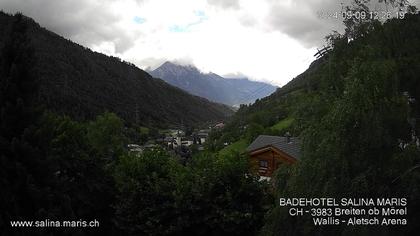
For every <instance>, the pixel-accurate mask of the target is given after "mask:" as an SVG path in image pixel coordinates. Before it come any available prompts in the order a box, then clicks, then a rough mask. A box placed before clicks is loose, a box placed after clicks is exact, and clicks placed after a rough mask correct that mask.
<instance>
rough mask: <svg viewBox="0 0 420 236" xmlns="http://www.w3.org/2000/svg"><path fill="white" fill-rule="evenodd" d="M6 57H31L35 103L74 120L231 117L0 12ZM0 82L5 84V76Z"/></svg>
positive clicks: (170, 121)
mask: <svg viewBox="0 0 420 236" xmlns="http://www.w3.org/2000/svg"><path fill="white" fill-rule="evenodd" d="M23 38H26V39H27V40H23ZM17 44H21V45H17ZM15 49H16V50H15ZM10 50H15V51H16V52H9V51H10ZM9 54H10V55H12V54H16V55H19V54H22V55H25V56H26V55H30V57H33V60H31V61H33V63H32V62H31V63H30V65H31V67H32V68H33V69H32V70H31V74H32V75H34V77H36V81H37V84H38V86H37V87H38V88H39V89H38V90H39V92H38V96H37V99H38V100H37V102H38V103H39V104H42V106H45V107H46V108H47V109H49V110H51V111H53V112H56V113H59V114H65V115H69V116H71V117H73V118H76V119H79V120H84V119H91V118H93V117H95V116H96V115H98V114H101V113H103V112H105V111H110V112H114V113H116V114H117V115H118V116H120V117H121V118H123V119H124V120H126V121H128V122H134V123H138V124H145V125H155V126H163V125H175V124H181V123H184V124H194V123H199V122H207V121H219V120H221V119H224V118H226V117H227V116H229V115H231V114H232V113H233V111H232V110H231V108H229V107H228V106H226V105H222V104H217V103H214V102H210V101H208V100H207V99H204V98H201V97H198V96H193V95H191V94H189V93H187V92H185V91H183V90H181V89H179V88H176V87H174V86H172V85H169V84H168V83H166V82H164V81H162V80H159V79H154V78H152V77H151V76H150V75H149V74H148V73H146V72H145V71H143V70H141V69H139V68H137V67H136V66H134V65H133V64H131V63H129V62H125V61H122V60H121V59H119V58H117V57H112V56H106V55H104V54H101V53H97V52H93V51H91V50H90V49H89V48H86V47H83V46H81V45H78V44H76V43H74V42H71V41H70V40H68V39H65V38H63V37H61V36H59V35H57V34H55V33H53V32H51V31H49V30H47V29H45V28H42V27H41V26H39V25H38V24H37V23H36V22H35V21H33V20H32V19H30V18H28V17H25V16H23V15H20V14H17V15H15V16H11V15H8V14H5V13H3V12H0V55H4V56H7V55H9ZM28 60H29V58H28ZM0 74H1V73H0ZM0 82H2V84H3V82H5V83H7V78H3V76H2V78H1V81H0ZM6 89H7V88H6ZM2 90H3V88H2ZM6 92H7V91H6Z"/></svg>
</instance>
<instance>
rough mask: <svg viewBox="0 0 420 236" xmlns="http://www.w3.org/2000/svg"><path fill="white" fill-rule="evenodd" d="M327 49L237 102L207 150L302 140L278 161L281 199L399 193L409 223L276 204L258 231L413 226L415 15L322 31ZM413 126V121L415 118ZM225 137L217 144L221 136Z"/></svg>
mask: <svg viewBox="0 0 420 236" xmlns="http://www.w3.org/2000/svg"><path fill="white" fill-rule="evenodd" d="M328 40H329V41H328V42H329V45H330V46H331V47H332V50H330V51H328V52H327V53H326V54H325V55H324V56H323V57H321V58H320V59H318V60H317V61H315V62H313V63H312V65H311V66H310V67H309V69H308V70H307V71H305V72H304V73H302V74H301V75H299V76H298V77H296V78H295V79H294V80H292V81H291V82H290V83H289V84H288V85H286V86H284V87H283V88H280V89H278V90H277V91H276V92H275V93H274V94H272V95H271V96H269V97H266V98H264V99H261V100H259V101H257V102H256V103H255V104H253V105H251V106H242V107H241V109H240V110H239V111H238V112H237V113H236V114H235V116H234V117H233V118H232V121H231V122H230V123H229V124H228V125H227V126H226V128H225V129H224V131H221V132H216V133H213V137H212V140H213V141H212V142H210V143H209V149H210V150H213V151H218V150H221V151H220V152H221V153H226V152H238V151H239V152H242V151H244V149H245V147H246V146H247V145H248V144H249V143H250V142H251V141H252V140H253V139H254V138H255V137H256V136H257V135H260V134H272V135H273V134H274V135H284V134H285V133H286V132H290V133H291V134H292V135H293V136H299V137H300V138H301V139H302V140H303V146H302V149H303V157H302V160H301V161H300V162H299V163H298V164H297V165H294V166H293V167H291V166H287V167H284V168H280V169H279V171H278V173H277V176H276V177H275V184H276V191H277V193H276V199H278V198H279V197H306V198H308V197H319V196H329V197H336V198H340V197H348V196H354V197H373V198H376V197H389V196H394V197H406V198H407V199H408V202H409V209H410V210H409V214H408V222H410V223H409V226H404V227H394V228H387V229H385V228H384V227H381V226H379V227H375V226H365V227H363V226H359V227H346V226H341V225H340V226H337V227H328V226H325V227H323V226H313V222H312V219H311V217H291V216H290V215H289V214H288V212H287V209H286V208H284V207H283V208H282V207H279V206H276V207H274V209H273V210H272V211H271V212H270V213H269V215H268V218H267V219H268V220H267V221H266V225H265V227H264V228H263V231H262V233H263V235H302V234H308V235H314V234H320V235H324V234H334V235H339V234H344V235H360V234H370V233H374V232H375V233H378V232H380V233H381V234H393V233H397V232H398V233H402V232H405V233H411V234H413V233H415V232H418V230H419V228H418V225H417V224H416V223H415V222H419V220H420V215H419V212H420V202H419V199H420V191H419V188H418V187H419V186H420V172H419V169H418V165H419V163H420V145H419V144H420V143H419V139H418V136H419V134H420V126H419V125H418V121H419V114H420V106H419V101H420V78H419V74H420V63H419V62H420V15H419V14H418V13H417V14H407V15H406V16H405V19H391V20H388V21H387V22H386V23H384V24H382V23H380V22H379V21H373V20H372V21H368V22H362V23H360V24H355V25H353V26H352V27H351V28H347V31H346V33H345V34H344V35H340V34H332V35H330V36H329V37H328ZM416 123H417V124H416ZM226 142H228V143H232V144H231V145H230V146H228V147H224V145H223V144H224V143H226Z"/></svg>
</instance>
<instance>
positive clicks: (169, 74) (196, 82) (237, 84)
mask: <svg viewBox="0 0 420 236" xmlns="http://www.w3.org/2000/svg"><path fill="white" fill-rule="evenodd" d="M148 72H149V73H150V74H151V75H152V76H153V77H155V78H160V79H162V80H164V81H166V82H167V83H169V84H171V85H173V86H176V87H178V88H180V89H183V90H185V91H187V92H189V93H191V94H193V95H197V96H200V97H204V98H207V99H209V100H211V101H214V102H218V103H223V104H227V105H230V106H239V105H240V104H249V103H253V102H254V101H255V100H256V99H259V98H263V97H266V96H268V95H270V94H271V93H273V92H274V91H276V89H277V87H276V86H273V85H271V84H268V83H263V82H256V81H251V80H248V79H247V78H224V77H222V76H220V75H217V74H215V73H211V72H210V73H203V72H201V71H199V70H198V69H197V68H196V67H194V66H191V65H187V66H184V65H178V64H175V63H172V62H168V61H167V62H165V63H163V64H162V65H161V66H159V67H158V68H156V69H155V70H152V71H148Z"/></svg>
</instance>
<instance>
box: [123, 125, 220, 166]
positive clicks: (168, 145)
mask: <svg viewBox="0 0 420 236" xmlns="http://www.w3.org/2000/svg"><path fill="white" fill-rule="evenodd" d="M224 126H225V123H224V122H218V123H215V124H210V125H209V126H208V127H207V128H204V129H195V130H192V131H188V130H187V129H185V127H183V126H181V127H179V128H173V129H166V130H161V131H159V135H158V136H159V137H158V138H154V139H149V140H148V141H147V142H145V143H144V144H143V145H140V144H136V143H131V144H128V145H127V149H128V151H129V152H131V153H134V154H136V155H141V154H142V153H143V152H144V151H146V150H153V149H157V148H163V149H165V150H167V151H169V152H170V153H172V154H174V155H176V156H178V157H180V158H182V159H184V160H185V159H188V158H191V155H192V153H194V152H197V151H203V150H204V144H205V143H206V141H207V139H208V136H209V133H210V132H211V131H212V130H220V129H223V127H224ZM226 145H228V143H226Z"/></svg>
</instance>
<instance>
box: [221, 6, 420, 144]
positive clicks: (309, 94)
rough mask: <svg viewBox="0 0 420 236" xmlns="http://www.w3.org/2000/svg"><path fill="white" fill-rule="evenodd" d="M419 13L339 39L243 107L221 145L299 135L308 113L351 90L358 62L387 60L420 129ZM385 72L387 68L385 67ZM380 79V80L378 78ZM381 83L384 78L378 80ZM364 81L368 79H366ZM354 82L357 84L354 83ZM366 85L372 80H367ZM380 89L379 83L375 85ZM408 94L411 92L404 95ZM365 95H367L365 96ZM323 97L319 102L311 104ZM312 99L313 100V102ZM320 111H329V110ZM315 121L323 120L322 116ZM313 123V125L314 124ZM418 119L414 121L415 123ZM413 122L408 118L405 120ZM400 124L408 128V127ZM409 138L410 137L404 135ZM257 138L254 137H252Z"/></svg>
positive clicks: (329, 104)
mask: <svg viewBox="0 0 420 236" xmlns="http://www.w3.org/2000/svg"><path fill="white" fill-rule="evenodd" d="M419 25H420V16H419V14H416V15H410V16H407V18H406V19H404V20H397V19H392V20H389V21H387V22H386V23H385V24H383V25H381V24H379V23H374V25H373V27H372V29H371V31H370V32H369V34H367V35H366V36H364V37H360V38H358V39H357V40H352V41H350V40H347V38H345V37H344V36H341V38H340V37H339V38H337V39H335V41H334V45H333V46H334V47H333V49H332V50H331V51H330V52H328V53H327V54H325V55H324V56H323V57H321V58H319V59H317V60H315V61H313V62H312V63H311V65H310V66H309V68H308V69H307V70H306V71H304V72H303V73H301V74H300V75H298V76H296V77H295V78H294V79H293V80H291V81H290V82H289V83H288V84H286V85H285V86H283V87H281V88H278V89H277V90H276V91H275V92H274V93H272V94H271V95H269V96H267V97H265V98H262V99H260V100H259V101H258V102H256V103H254V104H252V105H251V106H242V107H241V108H240V109H239V110H238V111H237V112H236V113H235V115H234V116H233V117H232V120H231V122H229V123H228V124H227V127H226V128H225V130H224V132H222V133H220V134H219V135H220V136H221V135H223V138H222V139H218V138H219V137H216V138H215V139H218V140H217V144H215V146H216V147H218V148H216V149H219V148H221V147H223V145H222V144H223V143H225V142H231V143H234V142H236V141H238V140H239V141H241V140H242V139H241V138H243V137H244V136H247V135H248V136H249V137H250V139H252V138H253V137H255V135H258V134H271V135H283V134H284V133H285V132H286V131H289V132H291V133H292V134H293V135H299V134H301V133H302V132H304V131H305V126H306V125H309V124H308V123H310V122H309V120H308V119H307V118H305V119H303V118H300V117H301V116H303V115H313V116H315V115H319V114H317V113H316V112H315V111H317V110H321V109H320V108H318V107H324V106H325V108H324V109H325V110H328V109H329V107H330V106H331V105H332V104H334V102H336V100H338V99H341V98H342V97H343V96H344V95H346V94H347V93H348V90H349V88H347V86H350V85H348V84H350V83H351V79H353V78H352V77H350V75H351V73H353V72H352V70H355V69H356V68H357V67H356V66H355V64H356V62H358V61H364V62H365V64H367V63H372V64H373V63H376V64H375V65H378V66H379V65H381V66H382V65H386V63H389V64H391V65H392V67H390V68H388V69H392V70H393V71H394V72H393V73H395V75H393V76H394V77H395V79H396V81H395V82H394V83H395V88H394V89H397V90H398V93H399V94H400V95H401V96H402V98H401V99H403V97H405V96H409V97H410V99H412V100H413V99H414V100H415V101H417V102H415V103H414V104H410V106H411V107H412V111H411V113H410V116H412V117H411V118H414V119H417V125H416V127H415V129H416V132H417V133H420V125H418V120H419V119H420V102H418V101H420V80H419V77H418V74H420V66H419V65H420V64H419V63H418V62H419V61H420V47H419V44H418V42H419V41H420V31H419V29H420V28H419ZM383 70H384V71H385V69H383ZM378 80H379V79H378ZM376 83H377V84H378V85H377V86H378V87H379V85H380V84H381V83H385V82H382V81H379V82H376ZM362 85H363V84H362ZM353 86H354V85H353ZM366 86H367V85H366ZM375 89H376V88H375ZM403 94H406V95H404V96H403ZM361 98H363V96H361ZM316 102H318V103H319V104H317V105H316V106H315V105H313V104H311V103H316ZM308 104H311V105H308ZM319 112H320V113H321V114H322V113H323V112H325V111H324V110H323V111H322V112H321V111H319ZM288 120H293V122H291V123H290V124H289V125H288V127H287V129H282V130H280V131H279V130H276V129H274V127H276V125H278V124H281V123H282V122H284V121H288ZM315 123H319V122H318V121H317V122H315ZM315 123H314V124H315ZM414 123H415V122H414ZM251 124H255V125H257V126H258V127H257V128H255V127H252V126H251V127H252V128H255V129H254V130H252V132H251V131H250V130H248V131H249V132H248V133H247V131H245V129H244V127H250V125H251ZM304 125H305V126H304ZM405 125H406V126H408V125H409V124H408V122H406V124H405ZM401 129H406V127H405V126H404V128H401ZM404 138H407V139H409V137H404ZM248 141H252V140H248Z"/></svg>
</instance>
